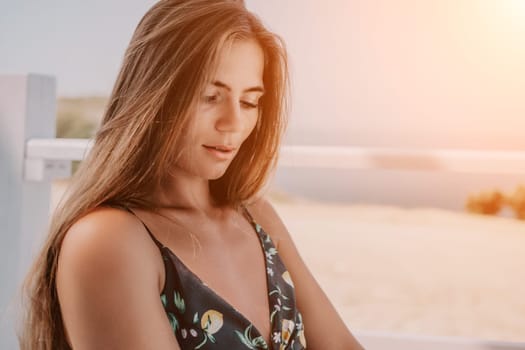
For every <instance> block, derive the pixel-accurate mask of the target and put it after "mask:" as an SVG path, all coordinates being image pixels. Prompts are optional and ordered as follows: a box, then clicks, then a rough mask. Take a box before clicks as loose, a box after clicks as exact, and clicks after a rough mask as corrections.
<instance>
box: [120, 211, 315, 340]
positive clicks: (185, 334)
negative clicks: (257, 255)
mask: <svg viewBox="0 0 525 350" xmlns="http://www.w3.org/2000/svg"><path fill="white" fill-rule="evenodd" d="M242 209H243V211H244V213H245V214H246V216H247V218H248V219H249V221H250V223H251V224H252V226H253V228H254V230H255V232H256V234H257V235H258V237H259V240H260V242H261V248H262V250H263V252H264V255H265V257H266V259H265V261H266V277H267V285H268V302H269V305H270V309H271V313H270V323H271V335H270V342H271V343H270V344H267V343H266V341H265V340H264V338H263V336H262V335H261V333H260V332H259V330H258V329H257V328H256V327H255V326H254V325H253V324H252V323H251V322H250V321H249V320H247V319H246V317H244V316H243V315H242V314H241V313H240V312H239V311H237V310H236V309H235V308H234V307H233V306H232V305H231V304H229V303H228V302H226V301H225V300H224V299H223V298H221V297H220V296H219V295H218V294H217V293H215V292H214V291H213V290H212V289H211V288H209V287H208V286H207V285H206V284H205V283H204V282H203V281H202V280H201V279H200V278H199V277H198V276H197V275H195V274H194V273H193V272H192V271H191V270H190V269H189V268H188V267H187V266H186V265H184V263H183V262H182V261H181V260H180V259H179V258H178V257H177V256H176V255H175V254H174V253H173V252H172V251H171V250H170V249H169V248H168V247H165V246H164V245H163V244H162V243H160V242H159V241H158V240H157V239H156V238H155V236H153V234H152V233H151V231H150V230H149V229H148V227H147V226H146V225H144V226H146V229H147V230H148V232H149V234H150V236H151V237H152V238H153V240H154V241H155V244H157V246H158V247H159V249H160V251H161V254H162V257H163V259H164V266H165V268H166V282H165V285H164V289H163V291H162V294H161V296H160V298H161V300H162V304H163V305H164V309H165V311H166V315H167V316H168V320H169V322H170V323H171V327H172V328H173V332H174V333H175V336H176V337H177V341H178V343H179V345H180V347H181V349H182V350H188V349H192V350H193V349H202V350H205V349H215V350H216V349H231V350H236V349H239V350H241V349H275V350H285V349H286V350H288V349H290V350H300V349H305V348H306V340H305V336H304V326H303V321H302V317H301V313H300V312H299V310H298V309H297V305H296V303H295V293H294V285H293V282H292V279H291V277H290V274H289V273H288V271H287V270H286V267H285V266H284V264H283V262H282V261H281V259H280V258H279V254H278V252H277V249H276V248H275V246H274V244H273V242H272V240H271V238H270V236H269V235H268V234H267V233H266V232H264V230H263V229H262V227H261V226H260V225H259V224H257V223H256V222H255V220H254V219H253V217H252V216H251V215H250V213H249V212H248V210H247V209H246V207H244V206H242ZM128 210H129V209H128Z"/></svg>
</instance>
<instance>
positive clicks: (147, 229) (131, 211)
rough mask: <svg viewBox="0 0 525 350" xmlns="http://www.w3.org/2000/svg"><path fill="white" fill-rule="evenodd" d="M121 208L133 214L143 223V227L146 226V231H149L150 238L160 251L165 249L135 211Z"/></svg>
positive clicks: (124, 207)
mask: <svg viewBox="0 0 525 350" xmlns="http://www.w3.org/2000/svg"><path fill="white" fill-rule="evenodd" d="M121 208H122V209H124V210H126V211H128V212H130V213H131V214H133V215H134V216H135V217H136V218H137V219H138V220H139V221H140V222H141V223H142V225H144V228H145V229H146V231H148V234H149V236H150V237H151V239H152V240H153V242H155V244H156V245H157V247H159V249H162V248H164V244H162V243H160V242H159V240H158V239H157V238H155V236H154V235H153V233H151V231H150V229H149V227H148V226H147V225H146V223H145V222H144V221H142V219H141V218H140V217H139V216H138V215H137V214H135V212H134V211H133V210H131V209H130V208H128V207H126V206H122V207H121Z"/></svg>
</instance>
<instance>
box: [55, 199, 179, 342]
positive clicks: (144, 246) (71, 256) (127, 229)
mask: <svg viewBox="0 0 525 350" xmlns="http://www.w3.org/2000/svg"><path fill="white" fill-rule="evenodd" d="M163 273H164V265H163V262H162V258H161V255H160V254H159V251H158V248H157V247H156V246H155V244H154V243H153V242H152V241H151V239H150V237H149V236H148V234H147V233H146V231H145V230H144V228H143V226H142V225H141V224H140V222H138V221H137V219H136V218H135V217H133V216H132V215H131V214H128V213H126V212H124V211H121V210H118V209H111V208H104V209H98V210H96V211H94V212H92V213H90V214H88V215H86V216H85V217H83V218H81V219H80V220H78V221H77V222H76V223H75V224H74V225H73V226H72V227H71V228H70V229H69V231H68V232H67V234H66V237H65V239H64V242H63V244H62V249H61V252H60V256H59V261H58V270H57V291H58V298H59V301H60V305H61V311H62V317H63V321H64V324H65V327H66V330H67V334H68V338H69V342H70V344H71V345H72V347H73V349H75V350H77V349H79V350H82V349H117V350H118V349H136V350H141V349H144V350H146V349H159V350H162V349H166V350H167V349H170V350H171V349H177V350H180V347H179V345H178V343H177V340H176V338H175V336H174V334H173V331H172V329H171V327H170V323H169V321H168V319H167V316H166V314H165V312H164V309H163V306H162V302H161V299H160V294H159V290H160V288H161V286H160V284H161V276H163Z"/></svg>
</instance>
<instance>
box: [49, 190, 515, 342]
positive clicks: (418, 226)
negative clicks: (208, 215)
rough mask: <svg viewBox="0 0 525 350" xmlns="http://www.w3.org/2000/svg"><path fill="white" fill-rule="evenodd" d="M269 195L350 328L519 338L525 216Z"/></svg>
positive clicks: (54, 195) (57, 195)
mask: <svg viewBox="0 0 525 350" xmlns="http://www.w3.org/2000/svg"><path fill="white" fill-rule="evenodd" d="M66 184H67V182H65V181H56V182H55V183H54V185H53V193H52V204H51V206H52V207H54V206H55V205H56V203H57V201H58V199H59V198H60V195H61V193H62V191H63V189H64V188H65V186H66ZM269 199H270V201H271V202H272V204H273V205H274V207H275V208H276V210H277V212H278V213H279V214H280V215H281V217H282V219H283V221H284V223H285V224H286V226H287V227H288V229H289V231H290V233H291V234H292V236H293V237H294V239H295V242H296V245H297V246H298V248H299V251H300V252H301V254H302V256H303V258H304V260H305V262H306V263H307V265H308V266H309V267H310V269H311V270H312V272H313V274H314V276H315V277H316V278H317V280H318V281H319V283H320V284H321V286H322V287H323V288H324V290H325V292H326V293H327V295H328V296H329V298H330V299H331V300H332V302H333V303H334V305H335V307H336V309H337V310H338V311H339V312H340V314H341V316H342V318H343V319H344V321H345V322H346V323H347V325H348V326H349V327H350V328H351V329H352V330H353V331H366V332H368V331H381V332H392V333H406V334H415V335H434V336H460V337H468V338H481V339H492V340H504V341H525V316H524V315H525V298H524V295H525V223H524V222H520V221H517V220H514V219H510V218H501V217H487V216H479V215H472V214H463V213H460V212H452V211H446V210H440V209H432V208H418V209H404V208H399V207H388V206H379V205H377V206H376V205H366V206H365V205H341V204H331V203H322V202H315V201H310V200H305V199H300V198H291V197H287V196H283V195H270V196H269Z"/></svg>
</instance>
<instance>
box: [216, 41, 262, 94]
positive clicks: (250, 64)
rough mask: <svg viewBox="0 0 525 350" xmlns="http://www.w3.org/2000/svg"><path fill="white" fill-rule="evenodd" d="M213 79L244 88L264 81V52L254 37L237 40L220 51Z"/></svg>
mask: <svg viewBox="0 0 525 350" xmlns="http://www.w3.org/2000/svg"><path fill="white" fill-rule="evenodd" d="M214 73H215V74H214V76H213V77H212V78H213V79H212V81H213V80H219V81H222V82H224V83H226V84H227V85H229V86H231V87H232V88H234V89H235V88H238V89H243V88H245V87H248V86H254V85H260V86H262V82H263V73H264V52H263V50H262V48H261V46H260V45H259V43H258V42H257V41H255V40H253V39H245V40H235V41H233V42H231V43H230V44H229V45H226V46H225V47H223V48H222V49H221V51H220V52H219V57H218V61H217V66H216V68H215V72H214Z"/></svg>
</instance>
